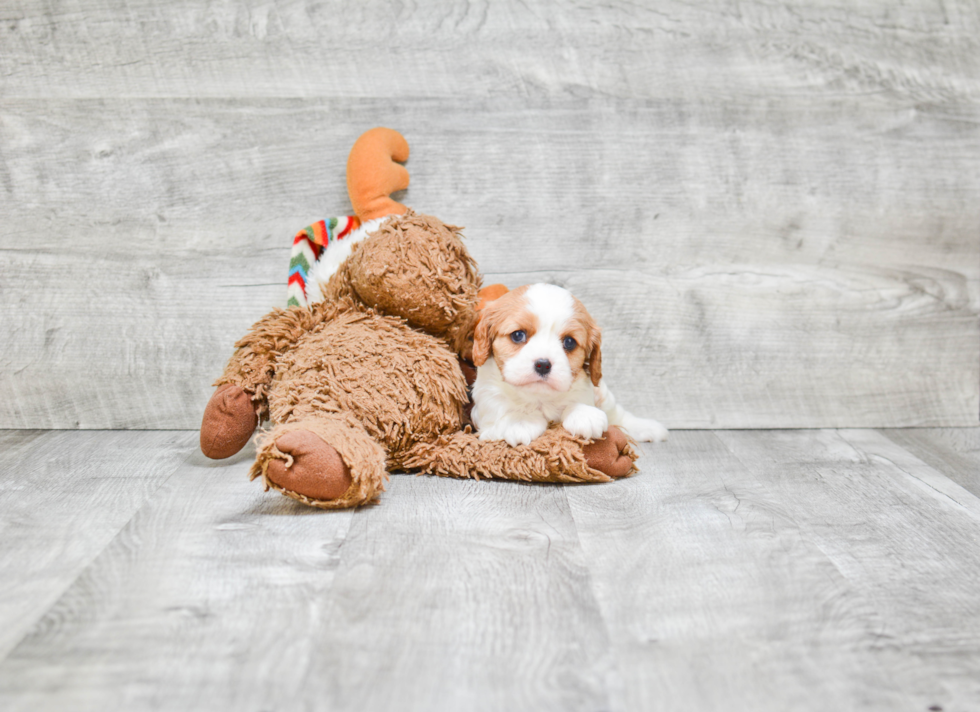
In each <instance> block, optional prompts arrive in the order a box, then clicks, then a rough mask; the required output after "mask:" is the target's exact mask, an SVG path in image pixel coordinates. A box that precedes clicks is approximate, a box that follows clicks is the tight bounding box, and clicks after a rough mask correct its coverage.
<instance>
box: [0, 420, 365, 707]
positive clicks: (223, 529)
mask: <svg viewBox="0 0 980 712" xmlns="http://www.w3.org/2000/svg"><path fill="white" fill-rule="evenodd" d="M94 435H97V434H94ZM134 435H135V434H134ZM186 435H187V434H184V437H186ZM189 435H193V433H190V434H189ZM195 447H196V443H187V444H186V446H185V447H184V448H183V449H182V451H181V454H182V456H183V457H184V458H185V462H184V464H183V466H182V467H181V468H180V470H179V471H177V472H175V473H174V474H173V476H172V477H170V478H169V479H168V480H167V482H166V483H165V484H164V485H163V486H162V487H161V488H160V489H159V490H158V491H157V492H156V493H155V494H154V496H153V497H152V499H151V501H149V502H148V503H147V504H146V505H145V506H144V507H143V508H141V509H140V511H139V512H138V513H137V514H136V516H135V517H133V518H132V519H131V520H130V521H129V522H128V523H127V524H126V526H125V527H123V529H122V530H121V531H120V532H119V533H118V535H117V536H116V537H115V538H114V539H113V540H112V542H111V543H110V544H109V545H108V546H106V547H105V548H104V550H103V551H102V552H101V553H100V555H99V556H98V557H97V558H95V559H94V560H93V561H92V562H91V564H90V565H89V566H88V567H87V568H86V569H85V570H84V572H82V574H81V575H80V576H79V577H78V579H77V580H76V581H75V582H74V584H73V585H72V586H71V587H69V588H68V589H67V590H66V591H65V592H64V594H63V595H62V596H61V597H60V598H59V599H58V601H57V603H56V604H55V605H54V606H52V607H51V608H50V610H48V611H47V615H45V616H44V617H43V618H42V619H41V620H40V621H39V622H38V623H37V624H36V625H34V627H33V629H32V630H31V632H30V635H28V636H27V637H26V638H24V640H23V641H22V642H21V643H20V645H18V646H17V647H16V648H15V649H14V650H13V651H12V652H11V653H10V654H9V655H8V656H7V658H6V660H4V661H3V663H2V664H0V706H2V707H3V709H5V710H41V709H65V708H71V709H77V710H137V709H155V710H170V709H173V710H179V709H183V710H190V709H202V710H203V709H254V710H262V709H273V708H277V707H278V706H280V705H282V706H283V707H285V708H289V704H288V699H289V697H288V696H287V695H289V694H295V692H296V690H297V689H299V688H300V687H301V686H302V684H303V681H304V680H305V678H306V677H307V675H308V674H309V672H308V671H307V670H306V669H305V668H304V667H303V666H302V664H301V661H302V660H304V659H305V658H307V657H308V656H309V655H310V654H311V651H310V649H309V647H308V646H309V644H310V643H311V639H310V636H309V633H310V631H311V629H317V628H318V627H319V626H320V625H323V624H325V622H324V621H323V619H322V617H321V614H322V610H323V609H322V605H323V599H324V594H325V591H327V590H328V589H329V588H330V585H331V582H332V579H333V572H334V571H335V570H336V567H337V564H338V561H339V560H338V551H339V549H340V547H341V545H342V543H343V540H344V536H345V534H346V532H347V529H348V528H349V527H350V523H351V519H352V517H353V512H351V511H345V512H337V513H330V514H329V515H324V514H323V513H322V512H320V511H319V510H315V509H312V508H309V507H304V506H302V505H299V504H297V503H295V502H293V501H292V500H288V499H286V498H284V497H282V496H279V495H269V494H265V493H263V492H262V489H261V487H259V486H257V485H256V484H254V483H249V482H248V477H247V472H248V467H249V464H250V459H251V457H254V449H252V448H247V449H246V451H243V453H242V454H240V455H238V456H236V457H235V458H233V459H232V460H230V461H226V462H223V463H212V462H208V461H206V460H205V458H204V456H203V455H200V454H199V453H196V452H194V448H195ZM249 451H251V452H249Z"/></svg>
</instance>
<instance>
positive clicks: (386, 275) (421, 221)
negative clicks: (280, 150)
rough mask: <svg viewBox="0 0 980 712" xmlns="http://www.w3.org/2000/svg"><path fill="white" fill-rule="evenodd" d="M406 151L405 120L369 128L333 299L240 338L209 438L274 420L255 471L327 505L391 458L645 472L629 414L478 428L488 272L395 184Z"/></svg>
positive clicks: (236, 434) (370, 492) (426, 466)
mask: <svg viewBox="0 0 980 712" xmlns="http://www.w3.org/2000/svg"><path fill="white" fill-rule="evenodd" d="M407 158H408V144H407V143H406V142H405V139H404V138H403V137H402V136H401V134H399V133H398V132H396V131H393V130H390V129H383V128H378V129H372V130H371V131H368V132H367V133H366V134H364V135H363V136H361V137H360V138H359V139H358V140H357V141H356V142H355V144H354V146H353V148H352V149H351V154H350V159H349V160H348V167H347V183H348V192H349V194H350V198H351V203H352V205H353V207H354V210H355V212H356V213H357V221H356V222H357V223H358V224H359V226H356V229H353V230H350V234H349V236H347V238H346V239H345V241H346V242H347V244H346V245H345V248H344V250H343V259H340V260H338V259H336V258H335V259H334V262H335V263H336V264H334V265H333V266H332V267H331V268H330V269H331V270H332V271H333V274H332V276H330V277H329V280H328V281H326V283H325V284H324V283H320V284H319V285H311V288H310V289H311V292H317V291H318V292H319V294H318V295H315V296H318V297H320V299H319V301H314V302H313V303H311V304H309V305H306V306H304V305H302V304H299V305H297V306H292V307H290V308H288V309H275V310H273V311H272V312H271V313H269V314H268V315H266V316H265V317H263V318H262V319H261V320H259V322H257V323H256V324H255V325H254V326H253V327H252V328H251V329H250V330H249V332H248V333H247V334H246V335H245V336H244V337H243V338H242V339H241V340H239V341H238V342H237V343H236V344H235V347H236V351H235V353H234V355H233V356H232V357H231V360H230V361H229V363H228V365H227V366H226V368H225V371H224V373H223V374H222V376H221V377H220V378H219V379H218V380H217V381H216V383H215V385H216V386H217V390H216V391H215V393H214V394H213V395H212V397H211V400H210V402H209V403H208V405H207V408H206V409H205V411H204V417H203V421H202V424H201V450H202V451H203V452H204V454H205V455H207V456H208V457H210V458H215V459H217V458H226V457H230V456H231V455H233V454H235V453H236V452H238V451H239V450H240V449H241V448H242V447H244V445H245V444H246V443H247V442H248V440H249V438H250V437H251V435H252V433H253V431H254V430H255V428H256V425H257V424H258V423H259V421H264V420H271V421H272V423H273V427H272V428H271V429H270V430H267V431H265V432H263V433H262V434H261V435H260V436H259V437H258V438H257V441H256V447H257V456H256V459H255V462H254V464H253V465H252V468H251V473H250V474H251V478H252V479H256V478H261V479H262V481H263V482H264V484H265V487H266V489H267V490H268V489H269V488H272V489H274V490H277V491H279V492H281V493H282V494H284V495H286V496H288V497H292V498H293V499H296V500H299V501H301V502H305V503H306V504H309V505H312V506H315V507H321V508H326V509H334V508H343V507H354V506H359V505H363V504H367V503H369V502H372V501H375V500H376V498H377V497H378V495H379V494H380V492H381V491H383V490H384V485H385V482H386V481H387V479H388V473H389V472H390V471H401V472H415V473H419V474H425V473H428V474H434V475H441V476H449V477H470V478H476V479H479V478H491V477H496V478H503V479H512V480H525V481H542V482H605V481H608V480H610V479H611V478H613V477H622V476H625V475H628V474H630V473H632V472H633V471H634V470H635V466H634V464H633V462H634V460H635V459H636V453H635V451H634V450H633V448H632V447H631V445H630V443H629V441H628V439H627V438H626V437H625V436H624V435H623V433H621V432H620V431H618V430H616V429H614V428H610V431H609V432H608V433H606V435H605V437H604V438H602V439H599V440H596V441H594V442H590V441H588V440H585V439H583V438H578V437H573V436H571V435H570V434H568V433H567V432H566V431H564V430H563V429H562V428H561V427H554V428H551V429H549V430H548V431H546V432H545V433H544V435H542V436H541V437H540V438H538V439H537V440H535V441H534V442H532V443H531V444H530V445H523V446H520V447H511V446H509V445H507V444H506V443H504V442H501V441H490V442H485V441H480V440H479V439H478V438H477V437H476V435H474V434H473V433H472V432H470V429H469V428H468V427H466V426H465V422H464V419H465V415H464V414H465V410H466V406H467V402H468V395H467V380H466V378H465V377H464V373H463V369H462V368H461V362H465V361H466V359H468V358H469V357H470V356H471V353H472V335H473V328H474V323H475V322H476V319H477V306H478V302H479V299H480V296H479V294H480V286H481V277H480V275H479V273H478V272H477V268H476V265H475V263H474V261H473V259H472V258H471V257H470V255H469V253H468V252H467V250H466V248H465V247H464V245H463V242H462V240H461V234H460V230H459V228H456V227H454V226H452V225H446V224H444V223H443V222H441V221H440V220H438V219H436V218H434V217H430V216H427V215H420V214H417V213H415V212H413V211H412V210H410V209H408V208H406V207H405V206H403V205H401V204H399V203H396V202H395V201H394V200H392V199H391V198H390V197H389V194H390V193H392V192H394V191H396V190H401V189H404V188H405V187H407V185H408V173H407V171H406V170H405V168H404V167H403V166H400V165H398V164H397V163H395V161H396V160H397V161H405V160H406V159H407ZM393 159H394V160H393ZM345 227H351V228H353V227H355V224H354V222H351V223H350V224H345ZM327 232H329V231H327ZM325 234H326V233H325ZM331 249H333V248H332V247H331ZM329 252H330V250H327V253H329ZM325 256H326V255H325ZM321 261H322V259H321ZM496 293H497V292H496V291H495V290H490V293H489V294H488V293H486V292H485V293H484V297H485V298H491V297H492V296H493V295H494V294H496ZM305 296H306V294H305V290H304V294H303V297H304V298H305ZM296 301H297V302H300V301H304V300H303V299H299V298H298V297H297V300H296Z"/></svg>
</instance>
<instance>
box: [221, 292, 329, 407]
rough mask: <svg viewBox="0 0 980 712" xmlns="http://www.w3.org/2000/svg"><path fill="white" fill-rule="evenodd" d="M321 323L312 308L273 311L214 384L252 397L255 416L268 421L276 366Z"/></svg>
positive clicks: (254, 328)
mask: <svg viewBox="0 0 980 712" xmlns="http://www.w3.org/2000/svg"><path fill="white" fill-rule="evenodd" d="M318 321H319V320H318V319H316V317H315V316H314V314H313V313H312V312H311V311H310V310H309V309H303V308H296V307H294V308H291V309H273V310H272V311H271V312H269V313H268V314H266V315H265V316H264V317H262V318H261V319H259V321H257V322H256V323H255V324H254V325H252V328H251V329H249V330H248V333H247V334H245V336H243V337H242V338H241V339H239V340H238V341H237V342H236V343H235V353H234V354H232V357H231V359H230V360H229V361H228V365H227V366H225V370H224V373H222V374H221V377H220V378H219V379H218V380H217V381H215V382H214V385H215V386H222V385H224V384H231V385H234V386H238V387H239V388H241V389H242V390H244V391H245V392H246V393H248V395H249V396H250V398H251V400H252V403H253V405H254V406H255V413H256V415H257V416H258V417H259V418H261V419H263V420H264V419H266V418H268V412H269V406H268V403H267V402H266V390H267V388H268V386H269V383H271V382H272V377H273V376H274V375H275V372H276V363H277V362H278V360H279V358H280V357H281V356H282V355H283V354H284V353H285V352H286V351H288V350H289V349H291V348H292V347H293V346H295V345H296V343H297V342H298V341H299V339H300V337H302V336H303V334H306V333H308V332H309V331H310V330H311V329H312V328H313V327H314V326H315V325H316V323H317V322H318Z"/></svg>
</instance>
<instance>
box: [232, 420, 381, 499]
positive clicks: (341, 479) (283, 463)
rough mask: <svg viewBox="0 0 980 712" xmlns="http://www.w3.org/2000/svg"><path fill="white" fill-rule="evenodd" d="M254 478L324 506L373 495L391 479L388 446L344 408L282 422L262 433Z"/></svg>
mask: <svg viewBox="0 0 980 712" xmlns="http://www.w3.org/2000/svg"><path fill="white" fill-rule="evenodd" d="M250 474H251V478H252V479H255V478H256V477H261V478H262V480H263V482H264V483H265V486H266V488H267V489H268V488H270V487H271V488H272V489H275V490H277V491H279V492H281V493H282V494H284V495H286V496H287V497H292V498H293V499H296V500H299V501H300V502H304V503H305V504H309V505H312V506H314V507H320V508H323V509H343V508H346V507H357V506H359V505H362V504H368V503H369V502H372V501H374V500H375V499H376V498H377V496H378V494H380V493H381V492H382V491H384V483H385V481H386V480H387V479H388V473H387V469H386V458H385V451H384V449H383V448H382V447H381V445H380V444H378V443H377V442H376V441H375V440H374V439H372V438H371V436H370V435H368V434H367V432H365V430H364V428H363V426H361V425H360V424H359V423H357V422H356V421H355V420H353V419H352V418H348V417H346V416H345V415H343V414H323V415H318V416H316V417H313V418H307V419H304V420H301V421H297V422H290V423H286V424H284V425H277V426H276V427H275V428H274V429H273V430H272V431H271V432H269V433H267V434H266V435H264V436H262V438H261V439H260V442H259V453H258V457H256V460H255V464H254V465H252V471H251V473H250Z"/></svg>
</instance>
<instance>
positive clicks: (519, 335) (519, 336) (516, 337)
mask: <svg viewBox="0 0 980 712" xmlns="http://www.w3.org/2000/svg"><path fill="white" fill-rule="evenodd" d="M510 340H511V341H513V342H514V343H515V344H523V343H524V342H525V341H526V340H527V334H526V333H524V331H523V330H522V329H518V330H517V331H512V332H511V334H510Z"/></svg>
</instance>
